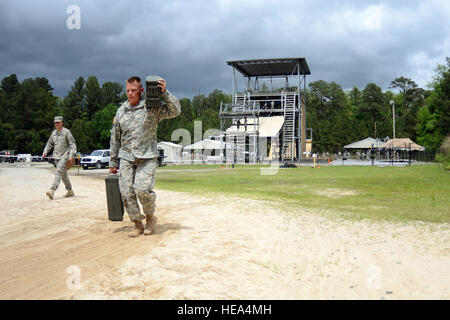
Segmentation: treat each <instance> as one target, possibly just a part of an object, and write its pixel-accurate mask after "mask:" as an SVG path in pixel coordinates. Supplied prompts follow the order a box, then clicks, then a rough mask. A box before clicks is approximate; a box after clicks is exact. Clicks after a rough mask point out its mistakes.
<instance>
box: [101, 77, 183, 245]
mask: <svg viewBox="0 0 450 320" xmlns="http://www.w3.org/2000/svg"><path fill="white" fill-rule="evenodd" d="M158 87H160V88H161V97H162V100H163V101H164V102H163V101H162V102H161V104H160V106H159V107H147V106H146V105H145V100H141V95H142V93H143V91H144V89H143V87H142V84H141V79H140V78H139V77H131V78H130V79H128V80H127V82H126V93H127V97H128V101H126V102H124V103H123V104H122V105H121V106H120V108H119V109H118V110H117V113H116V116H115V118H114V121H113V127H112V129H111V142H110V149H111V157H110V162H109V167H110V169H109V171H110V173H113V174H116V173H117V168H118V167H119V159H120V176H119V186H120V193H121V196H122V200H123V203H124V205H125V208H126V211H127V213H128V216H129V218H130V220H131V221H133V222H134V224H135V227H136V228H135V229H134V230H133V231H132V232H131V233H130V234H129V236H130V237H138V236H139V235H141V234H142V233H144V234H145V235H150V234H152V233H153V232H154V228H155V225H156V216H155V215H154V212H155V200H156V194H155V192H154V191H153V185H154V183H155V169H156V166H157V158H158V148H157V140H156V130H157V128H158V124H159V122H160V121H162V120H164V119H169V118H174V117H176V116H178V115H179V114H180V113H181V106H180V103H179V101H178V99H177V98H176V97H175V96H173V95H172V94H171V93H170V92H169V91H168V90H167V89H166V81H165V80H164V79H160V80H159V81H158ZM138 199H139V201H140V202H141V204H142V209H143V213H144V214H141V211H140V209H139V205H138V201H137V200H138ZM144 218H145V219H146V222H147V223H146V226H145V228H144V226H143V224H142V221H141V220H144Z"/></svg>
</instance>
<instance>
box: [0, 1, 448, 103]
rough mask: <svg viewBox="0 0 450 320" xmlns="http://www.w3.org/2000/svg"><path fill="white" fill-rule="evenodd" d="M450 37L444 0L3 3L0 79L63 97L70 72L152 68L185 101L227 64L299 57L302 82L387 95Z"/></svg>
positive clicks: (416, 76)
mask: <svg viewBox="0 0 450 320" xmlns="http://www.w3.org/2000/svg"><path fill="white" fill-rule="evenodd" d="M73 6H76V7H75V9H76V8H79V13H80V15H79V16H78V15H77V10H75V11H74V10H73ZM78 17H79V19H78ZM78 27H79V29H78ZM449 35H450V1H448V0H440V1H439V0H426V1H425V0H421V1H416V0H411V1H408V0H397V1H387V0H386V1H376V0H373V1H369V0H359V1H348V0H339V1H337V0H336V1H331V0H314V1H312V0H311V1H301V0H284V1H283V0H276V1H268V0H264V1H263V0H261V1H259V0H217V1H214V0H205V1H200V0H180V1H178V0H161V1H159V0H157V1H153V0H147V1H144V0H132V1H113V0H97V1H92V0H91V1H76V0H69V1H65V0H57V1H56V0H55V1H46V0H35V1H29V0H28V1H23V0H14V1H10V0H1V1H0V61H1V66H0V78H1V79H3V78H4V77H5V76H8V75H9V74H11V73H15V74H17V76H18V78H19V80H20V81H23V80H24V79H26V78H30V77H46V78H48V79H49V80H50V84H51V85H52V87H53V88H54V93H55V94H56V95H58V96H61V97H64V96H65V95H66V94H67V91H68V90H69V89H70V87H71V86H72V85H73V83H74V81H75V80H76V79H77V78H78V77H79V76H83V77H84V78H87V77H88V76H90V75H95V76H96V77H97V78H98V79H99V82H100V84H102V83H103V82H105V81H117V82H120V83H122V84H123V83H124V81H125V80H126V79H127V78H128V77H130V76H131V75H138V76H141V77H145V75H146V74H160V75H161V76H163V77H164V78H166V80H167V82H168V88H169V90H170V91H171V92H173V93H174V94H175V95H176V96H178V97H179V98H183V97H189V98H191V97H192V96H193V95H195V94H198V93H203V94H208V93H210V92H211V91H212V90H213V89H215V88H218V89H221V90H223V91H224V92H226V93H231V89H232V88H231V87H232V69H231V67H229V66H228V65H227V64H226V61H229V60H242V59H262V58H285V57H289V58H291V57H304V58H306V61H307V63H308V65H309V68H310V70H311V75H310V76H308V77H307V83H310V82H312V81H315V80H325V81H328V82H331V81H335V82H337V83H338V84H340V85H341V86H342V87H343V89H345V90H347V89H351V88H352V87H353V86H358V87H359V88H360V89H363V88H364V87H365V85H366V84H367V83H370V82H374V83H376V84H378V85H379V86H381V87H382V88H383V90H387V89H388V85H389V82H390V81H392V80H393V79H395V78H396V77H399V76H405V77H408V78H411V79H413V80H414V81H416V83H418V84H419V86H422V87H424V86H426V84H427V83H429V82H430V80H431V77H432V75H433V70H434V68H435V67H436V65H437V64H438V63H441V64H443V63H445V57H446V56H450V36H449Z"/></svg>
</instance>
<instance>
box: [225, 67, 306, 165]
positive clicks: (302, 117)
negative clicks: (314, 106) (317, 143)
mask: <svg viewBox="0 0 450 320" xmlns="http://www.w3.org/2000/svg"><path fill="white" fill-rule="evenodd" d="M227 64H228V65H230V66H231V67H232V69H233V93H232V102H231V103H229V104H221V106H220V111H219V118H220V134H221V140H222V150H223V152H222V162H226V163H262V162H267V161H283V162H293V161H298V160H300V159H301V158H302V157H303V156H304V154H305V151H307V150H306V113H305V110H306V103H305V100H306V99H305V92H306V75H309V74H311V72H310V70H309V67H308V64H307V63H306V59H305V58H280V59H258V60H240V61H227ZM236 71H238V72H239V73H240V75H238V74H237V73H236ZM238 76H239V79H238ZM238 80H241V82H243V88H238ZM274 82H275V83H277V85H276V87H273V83H274ZM289 82H291V84H290V83H289ZM269 86H270V87H269ZM302 87H303V89H302Z"/></svg>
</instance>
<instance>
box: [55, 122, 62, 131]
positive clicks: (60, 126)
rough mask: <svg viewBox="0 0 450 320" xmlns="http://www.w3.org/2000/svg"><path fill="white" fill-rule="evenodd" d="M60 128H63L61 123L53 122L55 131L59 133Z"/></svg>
mask: <svg viewBox="0 0 450 320" xmlns="http://www.w3.org/2000/svg"><path fill="white" fill-rule="evenodd" d="M62 126H63V123H62V122H55V129H56V130H58V131H61V129H62Z"/></svg>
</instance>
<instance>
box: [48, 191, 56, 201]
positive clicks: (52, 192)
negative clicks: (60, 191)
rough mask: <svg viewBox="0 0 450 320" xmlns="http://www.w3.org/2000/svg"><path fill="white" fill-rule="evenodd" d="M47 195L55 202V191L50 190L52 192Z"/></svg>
mask: <svg viewBox="0 0 450 320" xmlns="http://www.w3.org/2000/svg"><path fill="white" fill-rule="evenodd" d="M46 195H47V196H48V197H49V198H50V199H52V200H53V196H54V195H55V189H50V191H47V193H46Z"/></svg>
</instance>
